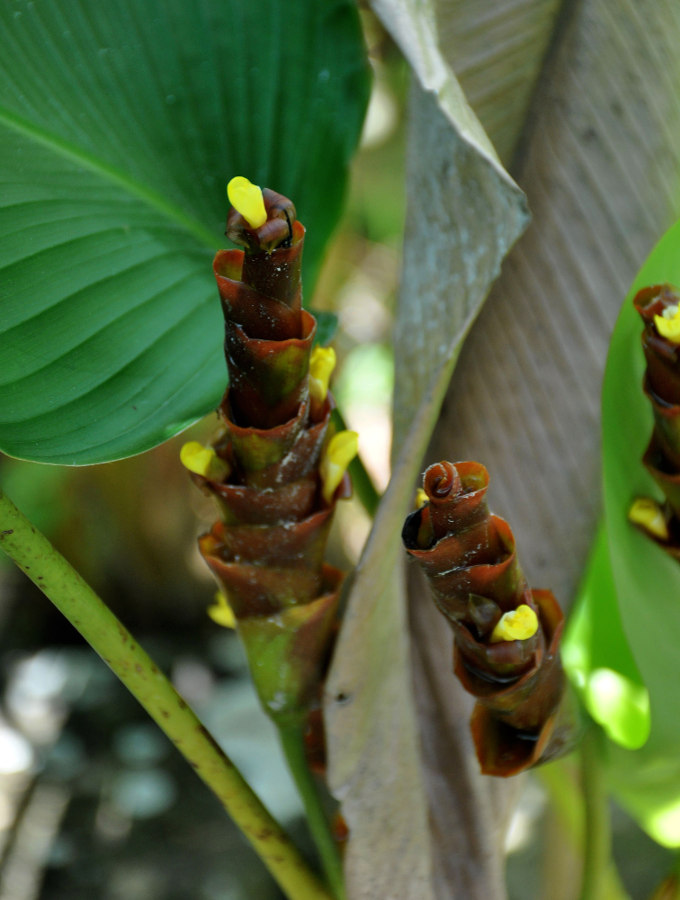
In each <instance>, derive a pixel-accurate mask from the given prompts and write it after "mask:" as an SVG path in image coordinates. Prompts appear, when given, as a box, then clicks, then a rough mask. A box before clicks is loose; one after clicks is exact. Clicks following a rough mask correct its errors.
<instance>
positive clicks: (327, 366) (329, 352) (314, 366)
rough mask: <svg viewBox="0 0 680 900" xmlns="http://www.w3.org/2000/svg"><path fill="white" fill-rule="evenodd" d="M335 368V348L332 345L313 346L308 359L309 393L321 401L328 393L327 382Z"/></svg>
mask: <svg viewBox="0 0 680 900" xmlns="http://www.w3.org/2000/svg"><path fill="white" fill-rule="evenodd" d="M334 368H335V350H334V349H333V348H332V347H315V348H314V349H313V350H312V355H311V357H310V360H309V393H310V394H311V395H312V397H313V398H314V399H315V400H318V401H319V402H321V403H323V401H324V400H325V399H326V394H327V393H328V382H329V381H330V378H331V374H332V373H333V369H334Z"/></svg>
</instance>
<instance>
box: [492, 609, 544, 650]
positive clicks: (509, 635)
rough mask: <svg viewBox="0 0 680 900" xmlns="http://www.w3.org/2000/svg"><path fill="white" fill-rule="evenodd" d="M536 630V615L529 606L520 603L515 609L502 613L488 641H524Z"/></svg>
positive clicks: (494, 642) (496, 642)
mask: <svg viewBox="0 0 680 900" xmlns="http://www.w3.org/2000/svg"><path fill="white" fill-rule="evenodd" d="M537 631H538V616H537V615H536V613H535V612H534V611H533V609H532V608H531V607H530V606H527V604H526V603H522V604H521V606H518V607H517V609H512V610H510V612H506V613H503V615H502V616H501V617H500V619H499V621H498V623H497V624H496V627H495V628H494V630H493V631H492V632H491V637H490V639H489V640H490V642H491V643H492V644H499V643H500V642H501V641H526V640H527V638H530V637H533V636H534V635H535V634H536V632H537Z"/></svg>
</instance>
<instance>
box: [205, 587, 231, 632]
mask: <svg viewBox="0 0 680 900" xmlns="http://www.w3.org/2000/svg"><path fill="white" fill-rule="evenodd" d="M208 615H209V616H210V618H211V619H212V620H213V622H216V623H217V624H218V625H221V626H222V627H223V628H236V616H235V615H234V610H233V609H232V608H231V606H229V601H228V600H227V598H226V596H225V595H224V594H223V593H222V591H218V592H217V593H216V594H215V603H214V605H213V606H209V607H208Z"/></svg>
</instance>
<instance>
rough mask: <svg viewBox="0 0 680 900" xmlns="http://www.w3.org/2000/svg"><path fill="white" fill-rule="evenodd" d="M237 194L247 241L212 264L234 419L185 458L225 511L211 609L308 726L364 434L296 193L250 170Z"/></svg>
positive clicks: (331, 622) (274, 704)
mask: <svg viewBox="0 0 680 900" xmlns="http://www.w3.org/2000/svg"><path fill="white" fill-rule="evenodd" d="M229 197H230V200H231V202H232V204H233V208H232V209H231V210H230V211H229V215H228V219H227V233H228V235H229V237H230V238H232V240H234V241H235V242H236V243H238V244H240V245H241V247H242V248H243V249H240V250H222V251H220V252H218V253H217V255H216V257H215V260H214V263H213V268H214V272H215V278H216V281H217V287H218V290H219V295H220V300H221V304H222V312H223V314H224V322H225V332H224V334H225V341H224V351H225V358H226V363H227V369H228V373H229V387H228V389H227V391H226V393H225V395H224V397H223V399H222V402H221V404H220V407H219V410H218V412H219V415H220V417H221V420H222V425H221V428H220V430H219V432H218V434H217V435H216V437H215V439H214V442H213V446H212V447H202V446H201V445H200V444H197V443H196V442H191V443H190V444H187V445H185V446H184V447H183V448H182V453H181V457H182V462H183V463H184V464H185V465H186V467H187V468H188V469H189V470H190V471H191V473H192V478H193V480H194V481H195V482H196V484H197V485H199V486H200V487H201V488H202V489H203V490H204V491H205V492H206V493H208V494H209V495H211V496H212V497H214V498H215V500H216V501H217V505H218V508H219V511H220V519H219V520H218V521H217V522H216V523H215V524H214V525H213V527H212V528H211V530H210V531H209V532H208V533H207V534H204V535H202V536H201V538H200V539H199V547H200V550H201V553H202V555H203V557H204V559H205V561H206V563H207V564H208V566H209V567H210V569H211V570H212V572H213V574H214V575H215V577H216V579H217V581H218V584H219V586H220V593H219V595H218V597H217V601H216V603H215V604H214V605H213V606H211V607H210V609H209V610H208V612H209V615H210V616H211V618H212V619H213V620H214V621H216V622H217V623H218V624H220V625H226V626H227V627H229V626H230V625H231V623H232V621H233V622H235V624H236V627H237V630H238V632H239V634H240V636H241V638H242V640H243V643H244V645H245V649H246V653H247V655H248V658H249V660H250V663H251V671H252V673H253V678H254V681H255V685H256V688H257V690H258V692H259V695H260V700H261V702H262V704H263V706H264V707H265V709H267V711H268V712H269V714H270V715H271V716H272V718H274V719H275V720H276V721H278V722H281V721H284V720H285V721H286V722H289V721H290V720H291V719H296V720H297V721H298V722H300V723H303V724H304V723H305V722H306V721H307V718H308V716H310V715H311V714H312V712H313V711H314V710H316V709H317V707H318V706H319V704H320V697H321V685H322V681H323V677H324V673H325V667H326V666H327V664H328V661H329V657H330V648H331V645H332V642H333V639H334V636H335V631H336V627H337V611H338V606H339V601H340V586H341V584H342V580H343V574H342V573H341V572H339V571H338V570H337V569H335V568H333V567H332V566H329V565H326V564H325V563H324V551H325V545H326V540H327V537H328V532H329V529H330V525H331V520H332V516H333V512H334V510H335V503H336V501H337V500H339V499H341V498H342V497H345V496H347V495H348V493H349V491H350V482H349V478H348V477H347V476H346V468H347V465H348V462H349V460H350V459H351V457H352V455H353V454H354V453H355V452H356V440H357V436H356V434H355V433H353V432H352V433H350V432H342V433H340V434H335V435H331V427H330V418H331V409H332V407H333V401H332V397H331V396H330V394H329V391H328V381H329V378H330V374H331V371H332V369H333V365H334V362H335V353H334V351H333V350H329V349H324V350H319V349H317V350H314V351H313V350H312V343H313V341H314V335H315V332H316V321H315V319H314V317H313V316H312V315H311V314H310V313H308V312H307V311H306V310H304V309H303V308H302V287H301V278H300V273H301V260H302V250H303V246H304V237H305V229H304V227H303V226H302V224H301V223H300V222H298V221H297V219H296V215H295V207H294V205H293V204H292V203H291V201H290V200H288V198H286V197H283V196H282V195H281V194H277V193H276V192H274V191H271V190H268V189H264V190H263V191H260V189H259V188H258V187H256V186H254V185H251V184H250V182H249V181H248V180H247V179H245V178H240V177H239V178H235V179H232V180H231V181H230V182H229ZM350 445H353V447H354V450H352V446H350ZM227 598H228V599H227Z"/></svg>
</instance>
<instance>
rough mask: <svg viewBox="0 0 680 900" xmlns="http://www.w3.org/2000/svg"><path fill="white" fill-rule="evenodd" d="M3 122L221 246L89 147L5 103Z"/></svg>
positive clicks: (213, 247) (203, 239) (0, 109)
mask: <svg viewBox="0 0 680 900" xmlns="http://www.w3.org/2000/svg"><path fill="white" fill-rule="evenodd" d="M0 124H5V125H6V126H7V127H8V128H11V129H13V130H14V131H16V132H18V133H20V134H23V135H25V136H26V137H28V138H30V139H31V140H33V141H35V142H36V143H38V144H42V145H44V146H46V147H48V148H49V149H50V150H52V151H53V152H54V153H55V154H58V155H59V156H62V157H64V158H65V159H69V160H71V161H73V162H75V163H76V164H77V165H79V166H81V167H82V168H85V169H89V170H90V171H92V172H95V173H96V174H97V175H99V176H100V177H101V178H102V179H106V180H108V181H110V182H112V183H113V184H116V185H118V186H119V187H121V188H123V189H124V190H125V191H127V192H128V193H129V194H130V195H131V196H132V197H134V198H135V199H137V200H141V201H142V202H143V203H145V204H147V206H149V207H151V208H152V209H154V210H156V211H157V212H160V213H161V214H162V215H164V216H165V217H166V218H168V219H169V220H170V221H171V222H174V223H175V224H176V225H178V226H179V227H181V228H182V229H183V230H185V231H187V232H188V233H189V234H191V235H192V236H193V237H194V238H195V239H196V240H197V241H198V242H199V243H200V244H201V245H203V246H204V247H207V248H208V249H210V250H213V251H214V250H216V249H217V241H216V239H215V236H214V235H213V234H212V232H211V231H210V229H208V228H206V227H205V226H204V225H202V224H201V223H200V222H198V221H196V220H195V219H194V218H192V217H191V216H189V215H187V214H186V213H185V212H184V211H183V210H182V209H180V208H179V207H177V206H175V205H174V204H172V203H170V202H168V200H166V199H165V197H163V195H162V194H159V193H158V192H156V191H154V190H152V189H151V188H148V187H145V186H144V185H142V184H140V183H139V182H138V181H136V180H135V179H133V178H130V177H129V176H128V175H126V174H125V173H124V172H121V171H120V170H119V169H117V168H116V167H115V166H112V165H110V164H109V163H106V162H104V161H103V160H101V159H98V158H97V157H95V156H93V155H92V154H90V153H87V152H86V151H85V150H83V149H81V148H79V147H76V146H74V145H72V144H70V143H69V142H68V141H65V140H62V139H60V138H58V137H56V136H55V135H54V134H52V133H51V132H49V131H45V130H43V129H41V128H38V127H37V126H36V125H34V124H33V123H31V122H29V121H27V120H26V119H23V118H22V117H21V116H18V115H16V113H13V112H12V111H11V110H9V109H7V108H6V107H4V106H0Z"/></svg>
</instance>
